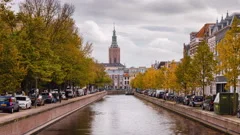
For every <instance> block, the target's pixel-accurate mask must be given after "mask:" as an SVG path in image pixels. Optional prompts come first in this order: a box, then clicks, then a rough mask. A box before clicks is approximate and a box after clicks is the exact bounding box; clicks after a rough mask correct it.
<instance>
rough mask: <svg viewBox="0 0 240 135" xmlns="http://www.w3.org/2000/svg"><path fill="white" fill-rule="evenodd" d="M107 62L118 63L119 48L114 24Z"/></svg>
mask: <svg viewBox="0 0 240 135" xmlns="http://www.w3.org/2000/svg"><path fill="white" fill-rule="evenodd" d="M109 63H110V64H120V48H119V47H118V44H117V36H116V30H115V26H114V28H113V36H112V44H111V46H110V48H109Z"/></svg>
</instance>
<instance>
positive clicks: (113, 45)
mask: <svg viewBox="0 0 240 135" xmlns="http://www.w3.org/2000/svg"><path fill="white" fill-rule="evenodd" d="M111 47H118V44H117V36H116V30H115V23H113V35H112V44H111Z"/></svg>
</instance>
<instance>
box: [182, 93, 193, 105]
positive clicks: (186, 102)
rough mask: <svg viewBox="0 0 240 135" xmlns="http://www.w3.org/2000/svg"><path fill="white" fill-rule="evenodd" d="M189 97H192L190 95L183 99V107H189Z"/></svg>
mask: <svg viewBox="0 0 240 135" xmlns="http://www.w3.org/2000/svg"><path fill="white" fill-rule="evenodd" d="M191 97H192V95H187V96H185V97H184V99H183V104H184V105H189V101H190V98H191Z"/></svg>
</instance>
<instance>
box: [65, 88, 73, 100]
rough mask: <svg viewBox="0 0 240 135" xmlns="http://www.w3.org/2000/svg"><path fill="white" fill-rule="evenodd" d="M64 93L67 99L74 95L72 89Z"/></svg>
mask: <svg viewBox="0 0 240 135" xmlns="http://www.w3.org/2000/svg"><path fill="white" fill-rule="evenodd" d="M65 93H66V95H67V98H73V97H75V93H74V91H73V89H66V91H65Z"/></svg>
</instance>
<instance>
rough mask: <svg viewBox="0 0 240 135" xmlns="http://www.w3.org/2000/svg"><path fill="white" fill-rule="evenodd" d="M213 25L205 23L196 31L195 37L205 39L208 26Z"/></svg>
mask: <svg viewBox="0 0 240 135" xmlns="http://www.w3.org/2000/svg"><path fill="white" fill-rule="evenodd" d="M214 24H215V23H206V24H205V25H204V26H203V27H202V28H201V29H200V31H198V33H197V35H196V37H198V38H202V37H205V36H206V35H205V34H206V33H207V32H208V29H209V26H210V25H214Z"/></svg>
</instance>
